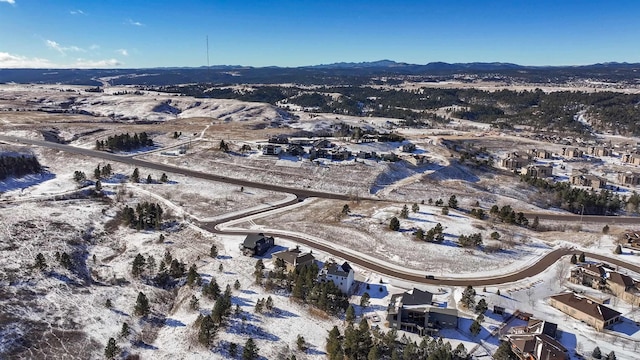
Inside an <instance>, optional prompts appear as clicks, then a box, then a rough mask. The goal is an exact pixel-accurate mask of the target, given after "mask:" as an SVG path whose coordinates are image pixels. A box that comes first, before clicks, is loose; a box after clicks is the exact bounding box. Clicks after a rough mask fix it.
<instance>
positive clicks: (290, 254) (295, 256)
mask: <svg viewBox="0 0 640 360" xmlns="http://www.w3.org/2000/svg"><path fill="white" fill-rule="evenodd" d="M272 257H273V259H274V260H275V261H278V259H279V260H281V261H282V262H283V263H284V267H285V268H286V269H287V271H288V272H292V271H296V270H300V269H301V268H302V267H304V266H307V265H312V264H313V262H314V261H315V260H316V258H315V257H313V255H311V253H310V252H308V253H304V254H303V253H302V252H301V251H300V249H298V248H295V249H293V250H287V251H280V252H277V253H275V254H273V256H272Z"/></svg>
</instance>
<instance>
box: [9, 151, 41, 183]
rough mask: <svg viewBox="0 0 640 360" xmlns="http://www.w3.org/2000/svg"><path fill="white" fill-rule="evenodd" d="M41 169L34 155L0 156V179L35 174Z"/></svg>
mask: <svg viewBox="0 0 640 360" xmlns="http://www.w3.org/2000/svg"><path fill="white" fill-rule="evenodd" d="M41 171H42V166H41V165H40V163H39V162H38V159H37V158H36V157H35V156H25V155H20V156H0V180H4V179H6V178H8V177H12V176H15V177H22V176H25V175H29V174H37V173H40V172H41Z"/></svg>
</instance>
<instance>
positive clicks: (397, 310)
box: [387, 288, 458, 335]
mask: <svg viewBox="0 0 640 360" xmlns="http://www.w3.org/2000/svg"><path fill="white" fill-rule="evenodd" d="M387 321H388V322H389V327H390V328H394V329H397V330H404V331H410V332H415V333H418V334H420V335H425V334H433V333H436V332H437V331H438V329H442V328H457V327H458V310H456V309H453V308H446V307H440V306H438V305H437V304H434V303H433V294H432V293H430V292H428V291H422V290H418V289H416V288H414V289H413V290H409V291H407V292H405V293H402V294H395V295H393V296H391V301H390V302H389V307H388V308H387Z"/></svg>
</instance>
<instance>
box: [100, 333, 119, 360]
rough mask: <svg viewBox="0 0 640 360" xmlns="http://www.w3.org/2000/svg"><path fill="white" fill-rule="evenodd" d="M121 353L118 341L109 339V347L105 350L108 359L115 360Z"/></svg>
mask: <svg viewBox="0 0 640 360" xmlns="http://www.w3.org/2000/svg"><path fill="white" fill-rule="evenodd" d="M119 352H120V349H119V348H118V345H117V344H116V339H114V338H109V341H108V342H107V346H106V347H105V348H104V356H105V357H106V358H107V359H113V358H115V357H116V356H117V355H118V353H119Z"/></svg>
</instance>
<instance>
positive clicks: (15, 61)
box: [0, 52, 55, 68]
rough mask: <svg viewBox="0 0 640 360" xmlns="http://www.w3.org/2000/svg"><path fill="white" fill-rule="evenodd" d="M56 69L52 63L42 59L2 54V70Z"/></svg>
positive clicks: (0, 59)
mask: <svg viewBox="0 0 640 360" xmlns="http://www.w3.org/2000/svg"><path fill="white" fill-rule="evenodd" d="M50 67H55V65H54V64H53V63H51V61H49V60H47V59H40V58H28V57H26V56H20V55H13V54H9V53H6V52H0V68H50Z"/></svg>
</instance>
